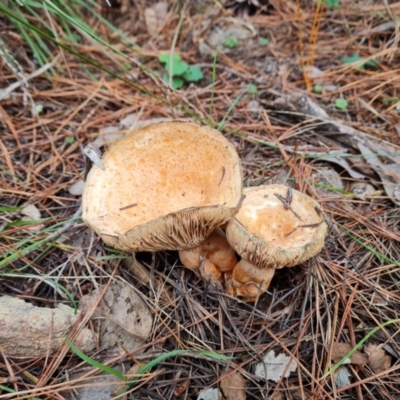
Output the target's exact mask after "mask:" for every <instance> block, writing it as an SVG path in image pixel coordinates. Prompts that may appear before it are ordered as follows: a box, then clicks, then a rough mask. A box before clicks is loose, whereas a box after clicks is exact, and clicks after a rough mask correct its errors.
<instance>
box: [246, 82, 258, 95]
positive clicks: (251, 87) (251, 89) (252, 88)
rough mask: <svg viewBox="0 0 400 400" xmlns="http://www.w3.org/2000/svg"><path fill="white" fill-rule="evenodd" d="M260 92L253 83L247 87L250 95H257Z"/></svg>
mask: <svg viewBox="0 0 400 400" xmlns="http://www.w3.org/2000/svg"><path fill="white" fill-rule="evenodd" d="M257 92H258V89H257V86H256V85H254V84H253V83H249V84H248V85H247V93H249V94H256V93H257Z"/></svg>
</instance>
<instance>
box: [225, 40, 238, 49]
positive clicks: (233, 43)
mask: <svg viewBox="0 0 400 400" xmlns="http://www.w3.org/2000/svg"><path fill="white" fill-rule="evenodd" d="M237 44H238V40H237V39H236V38H235V37H231V38H228V39H226V40H225V42H224V46H225V47H228V48H230V49H233V48H234V47H236V46H237Z"/></svg>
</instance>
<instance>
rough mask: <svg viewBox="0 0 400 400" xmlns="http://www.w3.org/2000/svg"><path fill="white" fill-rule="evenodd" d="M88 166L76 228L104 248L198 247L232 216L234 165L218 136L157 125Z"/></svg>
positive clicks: (185, 126) (238, 179)
mask: <svg viewBox="0 0 400 400" xmlns="http://www.w3.org/2000/svg"><path fill="white" fill-rule="evenodd" d="M101 161H102V165H103V166H104V169H101V168H99V167H98V166H97V165H93V167H92V168H91V170H90V172H89V174H88V176H87V181H86V185H85V190H84V193H83V198H82V202H83V220H84V221H85V223H86V224H87V225H89V226H90V227H91V228H92V229H93V230H94V231H95V232H96V233H97V234H99V235H100V236H101V237H102V239H103V240H104V242H106V243H107V244H108V245H111V246H113V247H116V248H118V249H121V250H127V251H132V252H136V251H157V250H181V249H187V248H191V247H194V246H197V245H199V244H201V243H202V242H204V240H205V239H206V238H207V237H209V236H210V235H211V233H212V232H213V231H214V229H215V228H217V227H218V226H221V225H222V224H224V223H225V222H227V221H228V220H229V219H230V218H231V217H232V215H234V214H235V213H236V212H237V207H238V204H239V202H240V199H241V195H242V169H241V163H240V160H239V157H238V155H237V153H236V151H235V149H234V147H233V146H232V145H231V144H230V142H229V141H228V140H227V139H225V137H224V136H222V135H221V134H220V133H219V132H218V131H216V130H215V129H212V128H209V127H201V126H198V125H196V124H193V123H187V122H163V123H159V124H153V125H149V126H147V127H144V128H141V129H137V130H135V131H132V132H129V133H128V134H127V135H125V136H124V137H123V138H121V139H120V140H118V141H116V142H115V143H113V144H112V145H111V146H110V148H109V149H108V150H107V151H106V152H105V154H104V156H103V158H102V160H101Z"/></svg>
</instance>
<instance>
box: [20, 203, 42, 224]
mask: <svg viewBox="0 0 400 400" xmlns="http://www.w3.org/2000/svg"><path fill="white" fill-rule="evenodd" d="M21 214H22V215H25V216H26V217H28V220H31V221H35V220H38V219H40V217H41V214H40V211H39V209H38V208H37V207H36V206H35V205H34V204H26V205H24V207H23V208H22V210H21Z"/></svg>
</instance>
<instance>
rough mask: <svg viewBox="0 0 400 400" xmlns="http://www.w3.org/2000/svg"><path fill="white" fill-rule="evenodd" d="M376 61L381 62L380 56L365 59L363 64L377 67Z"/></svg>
mask: <svg viewBox="0 0 400 400" xmlns="http://www.w3.org/2000/svg"><path fill="white" fill-rule="evenodd" d="M378 62H381V58H380V57H376V58H375V59H374V60H368V61H366V62H365V64H364V66H366V67H368V68H373V69H378V68H379V65H378V64H377V63H378Z"/></svg>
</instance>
